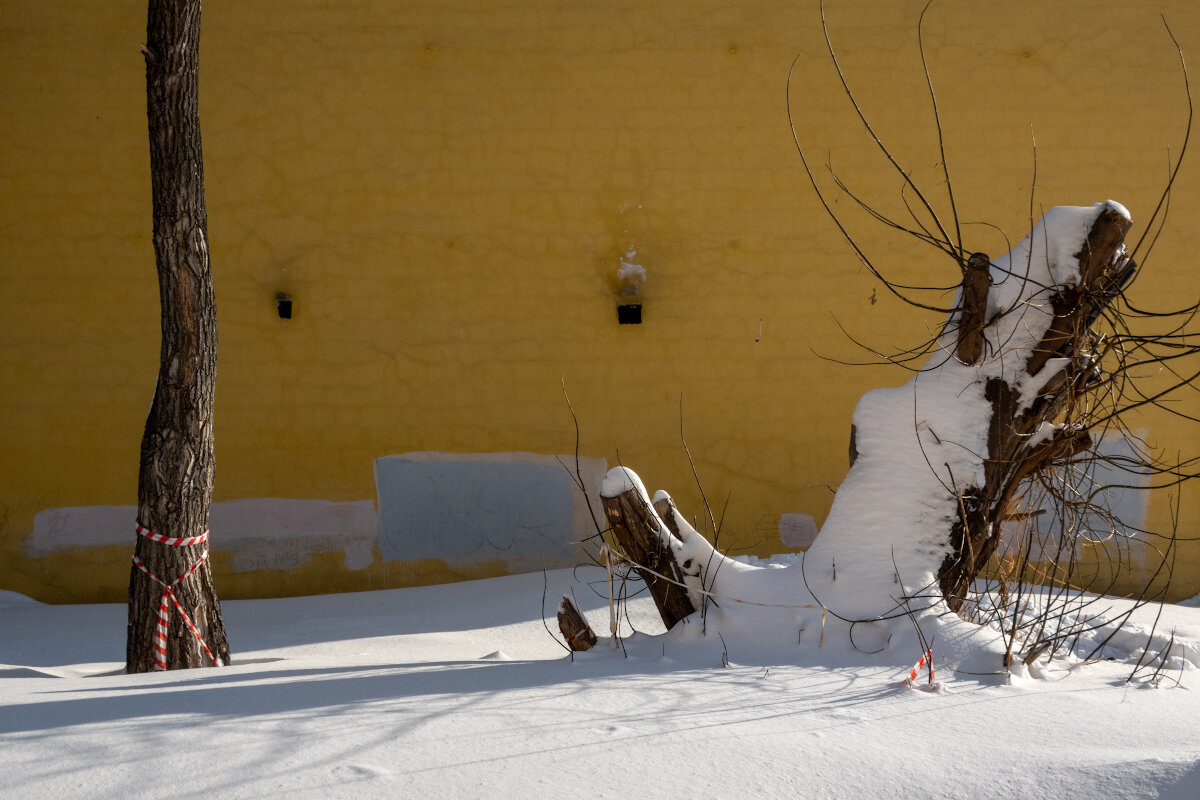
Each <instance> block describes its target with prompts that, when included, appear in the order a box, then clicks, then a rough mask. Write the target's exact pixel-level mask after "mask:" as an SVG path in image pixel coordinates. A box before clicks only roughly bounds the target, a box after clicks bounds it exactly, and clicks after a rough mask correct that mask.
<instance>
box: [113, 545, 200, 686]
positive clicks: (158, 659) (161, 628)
mask: <svg viewBox="0 0 1200 800" xmlns="http://www.w3.org/2000/svg"><path fill="white" fill-rule="evenodd" d="M137 532H138V533H140V534H141V535H142V536H145V537H146V538H147V539H150V540H151V541H154V542H159V543H160V544H169V545H171V546H172V547H186V546H188V545H193V544H200V543H202V542H206V541H208V531H205V532H204V533H203V534H202V535H200V536H192V537H189V538H186V539H176V538H171V537H168V536H159V535H158V534H157V533H154V532H153V531H150V530H149V529H147V528H143V527H142V526H141V525H140V524H139V525H138V526H137ZM206 560H208V548H207V547H205V548H204V552H203V553H201V554H200V557H199V558H197V559H196V561H195V562H194V563H193V564H192V565H191V566H190V567H188V568H187V570H186V571H185V572H184V573H183V574H182V575H180V576H179V577H178V578H176V579H175V580H173V581H171V582H170V583H167V582H166V581H164V580H163V579H162V578H160V577H158V576H157V575H155V574H154V573H153V572H151V571H150V570H149V569H148V568H147V567H146V565H145V564H144V563H143V562H142V560H141V559H140V558H138V556H137V554H136V553H135V554H134V556H133V565H134V566H135V567H137V568H138V569H140V570H141V571H142V573H143V574H145V576H146V577H147V578H149V579H150V580H152V581H154V582H155V583H157V584H158V585H159V586H161V587H162V588H163V593H162V598H161V600H160V601H159V604H158V623H157V625H155V628H154V668H155V669H158V670H165V669H166V668H167V628H168V625H169V623H170V621H171V606H170V603H174V604H175V608H177V609H179V616H180V617H182V618H183V622H184V624H185V625H187V627H188V630H189V631H191V632H192V635H193V636H195V637H196V641H197V642H199V643H200V647H201V648H202V649H203V650H204V652H205V653H206V654H207V655H208V658H209V660H211V661H212V662H213V663H214V664H216V665H217V666H220V664H221V662H220V661H217V658H216V656H214V655H213V654H212V651H211V650H209V649H208V645H207V644H205V642H204V637H203V636H201V635H200V631H198V630H196V626H195V624H194V623H193V622H192V618H191V617H189V616H188V613H187V612H186V611H184V610H183V606H182V605H180V604H179V598H177V597H176V596H175V592H174V591H172V590H173V589H174V588H175V586H177V585H178V584H179V583H180V582H181V581H183V580H184V579H186V578H187V577H188V576H190V575H191V574H192V573H193V572H195V571H196V570H198V569H200V565H201V564H203V563H204V562H205V561H206Z"/></svg>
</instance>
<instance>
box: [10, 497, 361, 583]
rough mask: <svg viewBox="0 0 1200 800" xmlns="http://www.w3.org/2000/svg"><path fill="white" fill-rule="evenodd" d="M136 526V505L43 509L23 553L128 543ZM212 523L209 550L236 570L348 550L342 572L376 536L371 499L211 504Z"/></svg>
mask: <svg viewBox="0 0 1200 800" xmlns="http://www.w3.org/2000/svg"><path fill="white" fill-rule="evenodd" d="M136 524H137V507H136V506H73V507H65V508H51V509H47V510H45V511H42V512H41V513H39V514H38V515H37V516H35V517H34V520H33V533H31V534H30V535H29V536H28V537H26V539H25V542H24V546H25V554H26V555H28V556H29V557H30V558H43V557H45V556H49V555H53V554H55V553H60V552H63V551H65V550H71V549H83V548H89V547H103V546H105V545H122V544H128V545H130V546H131V547H132V544H133V537H134V535H135V534H134V526H135V525H136ZM209 526H210V528H211V530H212V532H213V538H212V540H211V546H212V549H213V550H214V551H218V552H232V553H233V569H234V571H235V572H246V571H249V570H254V569H283V570H287V569H293V568H295V567H298V566H300V565H302V564H305V563H308V561H309V560H310V559H311V557H312V556H313V555H315V554H317V553H330V552H337V551H339V550H340V551H342V552H343V553H344V554H345V557H346V568H347V569H363V568H365V567H367V566H368V565H370V563H371V561H372V560H373V558H374V554H373V548H374V547H375V545H376V544H377V543H378V540H379V533H378V518H377V515H376V513H375V503H374V502H373V501H371V500H356V501H352V502H344V503H335V502H331V501H328V500H295V499H281V498H273V497H263V498H254V499H247V500H227V501H224V502H219V503H213V504H212V510H211V512H210V519H209Z"/></svg>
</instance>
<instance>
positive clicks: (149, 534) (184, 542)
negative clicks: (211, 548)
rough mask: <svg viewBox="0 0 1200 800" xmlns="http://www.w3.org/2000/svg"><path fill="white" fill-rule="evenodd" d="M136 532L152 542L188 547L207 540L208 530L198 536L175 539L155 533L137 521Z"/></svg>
mask: <svg viewBox="0 0 1200 800" xmlns="http://www.w3.org/2000/svg"><path fill="white" fill-rule="evenodd" d="M137 532H138V533H140V534H141V535H142V536H145V537H146V538H147V539H149V540H150V541H152V542H158V543H159V544H168V545H170V546H171V547H190V546H191V545H194V544H203V543H204V542H207V541H208V531H205V532H204V533H202V534H200V535H199V536H190V537H188V538H187V539H176V538H172V537H170V536H163V535H162V534H161V533H155V532H154V531H152V530H150V529H149V528H143V527H142V525H141V523H138V526H137Z"/></svg>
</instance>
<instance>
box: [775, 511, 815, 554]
mask: <svg viewBox="0 0 1200 800" xmlns="http://www.w3.org/2000/svg"><path fill="white" fill-rule="evenodd" d="M816 539H817V521H816V520H815V519H813V518H812V515H811V514H792V513H786V514H781V515H780V517H779V541H781V542H783V543H784V545H786V546H788V547H791V548H793V549H796V550H807V549H808V548H809V547H811V546H812V543H813V542H814V541H816Z"/></svg>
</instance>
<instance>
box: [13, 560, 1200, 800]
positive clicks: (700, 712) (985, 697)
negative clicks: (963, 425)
mask: <svg viewBox="0 0 1200 800" xmlns="http://www.w3.org/2000/svg"><path fill="white" fill-rule="evenodd" d="M775 571H776V572H778V573H781V574H784V573H787V572H789V570H783V569H780V570H775ZM603 578H604V575H603V573H602V572H601V571H599V570H596V569H590V568H589V569H587V570H580V571H579V572H578V573H577V574H575V575H573V574H572V572H571V571H559V572H554V573H550V575H549V576H548V582H549V590H548V592H547V593H546V598H545V609H546V611H545V613H546V615H547V618H548V620H549V623H550V625H551V627H553V625H554V621H553V617H552V614H553V611H554V608H555V607H556V605H557V600H558V598H559V597H560V596H561V594H562V593H563V592H564V591H572V590H573V591H574V594H575V595H576V597H577V598H578V600H579V602H580V604H581V605H582V606H583V608H584V610H585V612H586V613H587V615H588V617H589V619H590V620H591V622H592V625H593V627H594V628H595V629H596V630H597V632H599V633H603V632H604V631H606V630H607V627H608V621H607V620H608V610H607V600H606V598H601V597H598V596H595V595H593V594H591V593H590V592H589V590H588V581H590V582H593V583H594V584H595V585H596V586H598V587H599V586H601V585H603V586H605V587H606V583H604V580H603ZM604 590H605V591H606V588H605V589H604ZM542 603H543V576H542V575H541V574H531V575H519V576H512V577H507V578H497V579H493V580H486V581H477V582H472V583H461V584H451V585H444V586H432V587H423V588H415V589H403V590H394V591H381V592H368V593H359V594H344V595H327V596H321V597H300V598H291V599H281V600H252V601H233V602H226V603H225V604H224V613H225V621H226V625H227V628H228V631H229V635H230V641H231V644H232V646H233V648H234V664H233V666H231V667H227V668H221V669H203V670H191V671H186V672H171V673H158V674H150V675H138V676H127V675H124V674H122V673H121V672H120V669H121V666H122V663H121V662H122V659H123V647H124V625H125V608H124V606H120V605H92V606H47V605H42V604H38V603H34V602H32V601H29V600H25V599H24V598H21V597H20V596H17V595H13V594H11V593H0V661H3V662H5V663H4V664H0V797H4V798H47V797H57V798H76V797H80V798H82V797H88V798H105V797H113V798H117V797H120V798H125V797H151V796H161V795H162V794H164V793H167V794H170V796H173V797H201V796H203V797H208V798H211V797H221V798H225V797H235V798H236V797H284V796H286V797H289V798H364V797H365V798H370V797H388V798H394V797H484V796H488V797H507V796H525V797H563V796H568V795H576V794H577V795H580V796H586V797H627V796H650V797H654V796H661V797H727V798H736V797H784V796H787V797H806V798H821V797H910V796H911V797H916V796H921V797H933V798H938V797H963V798H1006V799H1007V798H1016V797H1033V796H1038V797H1055V798H1057V797H1079V798H1093V797H1103V798H1143V797H1166V798H1180V799H1181V800H1182V799H1186V800H1195V798H1196V797H1200V693H1198V692H1197V688H1200V684H1198V683H1197V681H1198V680H1200V679H1198V678H1197V675H1200V673H1198V672H1197V671H1195V670H1192V669H1185V670H1181V671H1178V672H1175V673H1172V675H1171V676H1170V679H1168V680H1164V681H1161V682H1160V684H1159V687H1158V688H1153V686H1152V684H1150V683H1148V682H1145V681H1139V682H1135V683H1126V681H1125V678H1126V677H1127V676H1128V675H1129V673H1130V669H1131V665H1130V664H1129V663H1127V662H1125V661H1102V662H1098V663H1093V664H1088V665H1076V666H1074V667H1073V668H1071V670H1070V671H1069V672H1068V671H1067V670H1059V669H1056V668H1053V667H1052V668H1050V669H1049V670H1048V671H1047V673H1046V675H1047V677H1046V678H1045V679H1043V680H1033V679H1029V678H1024V679H1018V680H1015V681H1013V682H1011V683H1008V682H1006V681H1005V679H1004V678H1002V677H1000V676H986V677H979V676H970V675H963V674H956V673H954V672H953V671H952V670H951V669H950V668H949V665H948V664H946V663H945V660H944V659H943V658H941V657H939V655H938V652H937V651H938V645H937V643H935V645H934V650H935V654H934V655H935V661H937V662H939V663H938V665H937V666H938V679H939V681H941V683H942V688H941V690H940V691H924V690H918V689H907V688H904V686H903V685H902V683H901V679H902V678H903V676H904V673H905V672H907V666H909V665H911V662H912V661H915V656H916V653H908V652H901V651H902V650H905V649H908V646H907V645H902V644H901V643H899V642H893V643H892V644H891V646H889V648H888V649H886V650H884V651H883V652H882V653H879V654H876V655H866V654H864V653H862V652H859V651H857V650H856V649H855V648H854V647H852V646H851V645H850V644H849V642H848V638H847V637H846V636H844V635H835V634H836V633H837V632H836V631H835V630H833V628H832V627H831V628H830V630H829V631H828V632H827V635H826V636H825V639H824V642H823V644H822V645H821V646H818V637H819V631H818V630H816V629H806V630H804V631H803V632H797V633H796V634H795V635H794V638H792V639H791V640H790V642H789V643H788V644H786V645H785V644H781V642H782V640H783V639H784V638H785V637H783V636H779V635H776V636H762V635H761V631H758V632H756V631H755V628H756V626H757V625H764V626H766V625H769V626H773V627H778V625H780V624H782V623H781V620H783V619H785V618H786V617H785V616H781V615H783V614H784V613H785V612H783V611H782V610H779V609H775V610H769V609H763V610H761V616H760V617H758V618H757V622H754V621H751V622H747V621H746V618H745V617H742V618H740V619H739V621H738V624H736V625H732V626H729V629H728V630H723V625H725V623H726V622H727V621H728V620H727V619H726V616H725V615H726V613H727V612H726V609H710V612H709V618H708V624H707V627H708V634H707V635H704V634H702V632H701V626H700V625H698V624H695V623H689V624H685V625H682V626H680V627H678V628H677V629H676V630H675V631H672V632H671V633H670V634H661V625H659V624H658V623H657V616H656V614H655V612H654V609H653V606H652V605H651V604H650V602H649V601H648V600H645V599H641V598H639V599H635V600H634V601H633V602H632V603H630V617H631V618H632V621H633V624H634V625H635V626H636V627H637V628H638V629H639V630H640V631H642V632H639V633H636V634H633V635H631V636H627V638H626V639H625V649H624V651H623V650H622V649H618V650H617V651H616V652H612V651H611V650H610V649H609V645H608V641H607V640H604V639H602V640H601V643H600V645H599V646H598V647H597V648H596V649H595V650H593V651H591V652H589V653H586V654H581V655H579V656H577V657H576V658H575V660H574V661H571V660H569V659H568V658H567V657H565V654H564V652H563V650H562V649H561V647H560V645H559V644H557V642H556V640H555V639H554V638H553V637H551V636H550V635H549V634H548V633H547V632H546V629H545V627H544V626H543V624H542V621H541V619H540V616H541V607H542ZM726 608H728V605H727V606H726ZM739 608H740V607H739ZM742 610H743V611H744V609H742ZM1156 611H1157V609H1156V608H1147V609H1143V610H1142V612H1139V613H1140V614H1142V618H1141V619H1140V620H1138V622H1140V623H1141V624H1143V625H1145V624H1148V623H1149V622H1150V621H1152V619H1153V615H1154V614H1155V613H1156ZM752 613H754V614H759V613H760V612H752ZM622 624H623V626H624V628H625V629H626V633H627V634H628V633H629V631H628V623H627V622H626V621H625V620H624V618H623V623H622ZM1159 624H1160V626H1163V627H1164V628H1165V629H1170V630H1173V631H1174V632H1175V633H1176V635H1177V636H1179V637H1182V638H1187V639H1190V640H1192V641H1195V640H1197V639H1200V608H1194V607H1185V606H1167V607H1165V609H1164V611H1163V616H1162V619H1161V620H1160V623H1159ZM718 631H720V632H721V634H722V636H723V637H724V644H723V643H722V639H721V637H719V636H717V635H715V634H716V633H717V632H718ZM660 634H661V635H660ZM860 644H861V642H860ZM723 652H724V653H725V654H726V655H727V658H728V661H729V662H730V665H729V666H728V667H724V666H722V662H723ZM626 653H627V655H626ZM1176 679H1178V680H1181V681H1182V686H1181V687H1180V686H1176V685H1175V680H1176Z"/></svg>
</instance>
